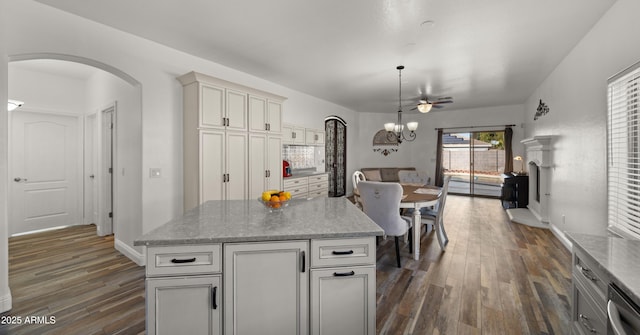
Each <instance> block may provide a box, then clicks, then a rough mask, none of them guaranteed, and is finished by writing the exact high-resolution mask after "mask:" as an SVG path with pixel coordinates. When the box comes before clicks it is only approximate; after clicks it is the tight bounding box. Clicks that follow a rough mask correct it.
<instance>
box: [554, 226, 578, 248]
mask: <svg viewBox="0 0 640 335" xmlns="http://www.w3.org/2000/svg"><path fill="white" fill-rule="evenodd" d="M550 228H551V232H552V233H553V235H555V236H556V237H557V238H558V240H560V243H562V245H564V247H565V248H567V250H569V251H572V249H573V243H571V241H569V239H568V238H567V235H565V234H564V232H563V231H561V230H560V229H558V227H556V225H554V224H551V225H550Z"/></svg>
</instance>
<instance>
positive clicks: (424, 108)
mask: <svg viewBox="0 0 640 335" xmlns="http://www.w3.org/2000/svg"><path fill="white" fill-rule="evenodd" d="M432 106H433V105H432V104H427V103H423V104H419V105H418V111H420V113H429V111H430V110H431V107H432Z"/></svg>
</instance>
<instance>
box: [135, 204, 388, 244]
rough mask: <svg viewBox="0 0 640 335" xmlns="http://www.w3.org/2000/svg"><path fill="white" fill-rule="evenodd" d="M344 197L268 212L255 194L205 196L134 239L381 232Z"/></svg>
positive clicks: (282, 237)
mask: <svg viewBox="0 0 640 335" xmlns="http://www.w3.org/2000/svg"><path fill="white" fill-rule="evenodd" d="M383 232H384V231H383V230H382V229H381V228H380V227H379V226H378V225H377V224H376V223H375V222H373V221H372V220H371V219H370V218H369V217H368V216H366V215H365V214H364V213H363V212H362V211H360V210H359V209H357V208H356V207H355V206H354V205H353V204H352V203H351V202H349V201H348V200H347V199H346V198H326V197H319V198H314V199H311V200H307V199H293V200H290V201H289V205H288V206H287V207H286V208H284V210H282V211H280V212H273V213H270V212H269V210H268V209H267V208H266V207H265V206H264V205H263V204H262V203H260V202H258V201H257V199H256V200H227V201H208V202H205V203H204V204H202V205H200V206H198V207H196V208H194V209H191V210H189V211H187V212H186V213H185V214H184V215H183V216H182V217H180V218H177V219H174V220H171V221H169V222H167V223H165V224H164V225H162V226H160V227H158V228H156V229H154V230H152V231H150V232H149V233H147V234H144V235H143V236H142V237H140V238H139V239H137V240H135V241H134V243H133V244H134V245H147V246H149V245H183V244H203V243H226V242H257V241H276V240H295V239H315V238H348V237H365V236H381V235H382V234H383Z"/></svg>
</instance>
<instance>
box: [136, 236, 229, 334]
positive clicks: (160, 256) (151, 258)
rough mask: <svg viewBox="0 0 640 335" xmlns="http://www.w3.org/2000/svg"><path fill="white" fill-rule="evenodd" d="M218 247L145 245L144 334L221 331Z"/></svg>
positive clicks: (210, 245) (212, 245)
mask: <svg viewBox="0 0 640 335" xmlns="http://www.w3.org/2000/svg"><path fill="white" fill-rule="evenodd" d="M221 251H222V250H221V245H220V244H208V245H191V246H188V247H182V246H180V247H174V246H158V247H147V261H146V264H147V267H146V275H147V280H146V296H147V334H151V335H154V334H222V292H223V291H222V274H221V272H222V266H221V262H222V257H221V255H222V253H221Z"/></svg>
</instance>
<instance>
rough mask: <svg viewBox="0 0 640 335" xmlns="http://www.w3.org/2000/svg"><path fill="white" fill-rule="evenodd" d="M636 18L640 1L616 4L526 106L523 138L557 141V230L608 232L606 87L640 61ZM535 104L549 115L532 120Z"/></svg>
mask: <svg viewBox="0 0 640 335" xmlns="http://www.w3.org/2000/svg"><path fill="white" fill-rule="evenodd" d="M637 13H640V1H637V0H618V1H617V2H616V3H614V5H613V6H612V7H611V8H610V9H609V11H608V12H607V13H606V14H605V15H604V16H603V17H602V18H601V19H600V21H598V23H597V24H596V25H595V26H594V27H593V28H592V30H591V31H590V32H589V33H588V34H587V35H586V36H585V37H584V38H583V39H582V40H581V41H580V42H579V43H578V44H577V45H576V47H575V48H574V49H573V50H572V51H571V52H570V53H569V55H567V57H566V58H565V59H564V60H563V61H562V62H561V63H560V64H559V65H558V67H557V68H556V69H555V70H554V71H553V72H552V73H551V74H550V75H549V77H547V78H546V79H545V81H544V82H543V83H542V84H541V85H540V87H539V88H538V89H537V91H536V93H535V94H533V95H532V96H531V97H530V98H529V99H528V100H527V102H526V104H525V113H526V125H525V129H526V135H525V136H526V137H532V136H534V135H557V136H558V138H557V139H556V141H555V144H554V154H553V161H554V167H553V168H552V173H551V190H550V193H551V196H550V206H549V213H550V216H549V218H550V221H551V224H552V225H553V226H554V227H555V228H557V229H558V230H560V231H575V232H582V233H593V234H605V233H606V228H607V190H606V185H607V184H606V180H607V177H606V169H607V165H606V115H607V106H606V85H607V78H608V77H610V76H612V75H614V74H615V73H617V72H618V71H620V70H622V69H624V68H626V67H628V66H630V65H632V64H633V63H635V62H637V61H638V60H640V43H638V42H637V37H636V35H637V32H638V31H640V21H638V19H637ZM539 99H542V100H543V101H544V102H545V103H547V105H548V106H549V110H550V111H549V114H547V115H545V116H542V117H541V118H539V119H538V120H537V121H534V120H533V117H534V115H535V112H536V108H537V106H538V102H539ZM562 215H565V222H566V223H565V224H563V223H562Z"/></svg>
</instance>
